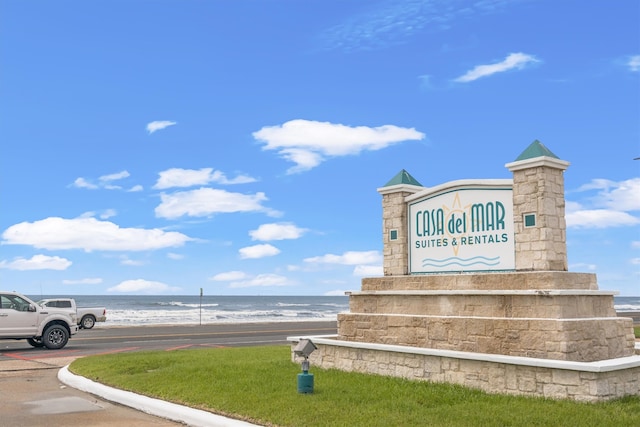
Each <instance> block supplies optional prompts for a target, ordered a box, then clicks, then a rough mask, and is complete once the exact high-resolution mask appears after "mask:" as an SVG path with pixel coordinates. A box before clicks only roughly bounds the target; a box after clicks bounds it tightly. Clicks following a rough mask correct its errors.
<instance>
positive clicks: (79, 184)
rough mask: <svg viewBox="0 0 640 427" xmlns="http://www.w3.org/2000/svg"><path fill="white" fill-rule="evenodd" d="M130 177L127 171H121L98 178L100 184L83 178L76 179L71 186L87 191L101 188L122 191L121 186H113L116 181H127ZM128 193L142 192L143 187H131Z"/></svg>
mask: <svg viewBox="0 0 640 427" xmlns="http://www.w3.org/2000/svg"><path fill="white" fill-rule="evenodd" d="M129 176H130V174H129V172H127V171H126V170H125V171H121V172H116V173H112V174H109V175H102V176H101V177H99V178H98V183H97V184H94V183H92V182H91V181H89V180H87V179H86V178H83V177H79V178H76V180H75V181H74V182H73V184H71V186H72V187H76V188H85V189H87V190H97V189H99V188H104V189H105V190H122V186H120V185H115V184H113V182H114V181H118V180H121V179H125V178H128V177H129ZM126 191H128V192H133V191H142V186H141V185H135V186H133V187H131V188H130V189H129V190H126Z"/></svg>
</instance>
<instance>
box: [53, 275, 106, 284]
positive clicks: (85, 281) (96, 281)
mask: <svg viewBox="0 0 640 427" xmlns="http://www.w3.org/2000/svg"><path fill="white" fill-rule="evenodd" d="M100 283H102V279H100V278H98V277H87V278H86V279H78V280H63V281H62V284H63V285H99V284H100Z"/></svg>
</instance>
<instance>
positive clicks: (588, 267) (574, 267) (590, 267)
mask: <svg viewBox="0 0 640 427" xmlns="http://www.w3.org/2000/svg"><path fill="white" fill-rule="evenodd" d="M596 269H597V266H596V265H595V264H585V263H577V264H571V265H570V266H569V271H595V270H596Z"/></svg>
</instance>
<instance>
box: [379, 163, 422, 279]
mask: <svg viewBox="0 0 640 427" xmlns="http://www.w3.org/2000/svg"><path fill="white" fill-rule="evenodd" d="M422 190H424V187H422V186H421V185H420V183H419V182H418V181H416V180H415V178H413V177H412V176H411V175H409V173H408V172H407V171H405V170H402V171H400V173H398V174H397V175H396V176H395V177H394V178H393V179H391V181H389V182H388V183H387V185H385V186H384V187H382V188H378V193H380V194H382V242H383V249H382V254H383V258H384V259H383V264H382V266H383V271H384V275H385V276H403V275H407V274H409V246H408V245H409V229H408V228H407V202H405V197H407V196H410V195H412V194H415V193H417V192H419V191H422Z"/></svg>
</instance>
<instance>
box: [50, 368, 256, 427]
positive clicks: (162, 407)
mask: <svg viewBox="0 0 640 427" xmlns="http://www.w3.org/2000/svg"><path fill="white" fill-rule="evenodd" d="M68 368H69V365H67V366H65V367H63V368H62V369H60V370H59V371H58V380H60V381H61V382H62V383H64V384H66V385H67V386H69V387H73V388H75V389H78V390H80V391H84V392H86V393H91V394H93V395H96V396H99V397H101V398H103V399H105V400H108V401H111V402H116V403H119V404H121V405H125V406H128V407H130V408H134V409H137V410H139V411H142V412H145V413H147V414H151V415H155V416H158V417H161V418H166V419H169V420H172V421H177V422H181V423H184V424H187V425H189V426H194V427H251V426H253V427H256V426H258V425H257V424H251V423H248V422H245V421H240V420H234V419H231V418H226V417H223V416H221V415H216V414H212V413H211V412H207V411H202V410H200V409H194V408H189V407H188V406H182V405H177V404H175V403H171V402H166V401H164V400H159V399H153V398H150V397H147V396H141V395H139V394H135V393H132V392H129V391H124V390H119V389H116V388H113V387H109V386H106V385H104V384H100V383H97V382H95V381H92V380H90V379H87V378H84V377H81V376H78V375H75V374H73V373H71V372H70V371H69V369H68Z"/></svg>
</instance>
